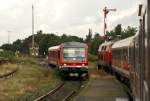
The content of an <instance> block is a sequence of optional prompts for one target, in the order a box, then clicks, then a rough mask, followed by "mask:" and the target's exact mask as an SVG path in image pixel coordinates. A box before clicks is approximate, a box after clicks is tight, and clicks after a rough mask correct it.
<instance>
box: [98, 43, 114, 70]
mask: <svg viewBox="0 0 150 101" xmlns="http://www.w3.org/2000/svg"><path fill="white" fill-rule="evenodd" d="M112 44H113V42H104V43H103V44H101V45H100V47H99V49H98V69H100V68H103V69H104V70H106V71H109V70H110V69H111V68H109V67H110V66H111V63H112V51H111V48H112Z"/></svg>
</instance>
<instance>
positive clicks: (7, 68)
mask: <svg viewBox="0 0 150 101" xmlns="http://www.w3.org/2000/svg"><path fill="white" fill-rule="evenodd" d="M16 69H17V65H16V64H10V63H8V64H2V65H0V76H2V75H5V74H8V73H11V72H12V71H14V70H16Z"/></svg>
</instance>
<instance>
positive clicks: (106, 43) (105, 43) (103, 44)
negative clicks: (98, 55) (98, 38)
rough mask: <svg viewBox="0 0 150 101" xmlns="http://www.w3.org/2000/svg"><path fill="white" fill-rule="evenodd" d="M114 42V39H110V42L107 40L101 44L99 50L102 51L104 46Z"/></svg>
mask: <svg viewBox="0 0 150 101" xmlns="http://www.w3.org/2000/svg"><path fill="white" fill-rule="evenodd" d="M112 43H113V42H112V41H108V42H107V41H106V42H104V43H102V44H101V45H100V46H99V48H98V51H101V50H102V47H103V46H108V45H111V44H112Z"/></svg>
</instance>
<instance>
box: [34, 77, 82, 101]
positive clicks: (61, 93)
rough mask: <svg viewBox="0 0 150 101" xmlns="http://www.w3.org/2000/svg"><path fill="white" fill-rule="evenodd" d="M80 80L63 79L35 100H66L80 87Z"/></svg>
mask: <svg viewBox="0 0 150 101" xmlns="http://www.w3.org/2000/svg"><path fill="white" fill-rule="evenodd" d="M81 86H82V81H76V80H75V81H64V82H62V83H61V84H60V85H59V86H58V87H56V88H55V89H53V90H52V91H50V92H49V93H47V94H45V95H43V96H41V97H39V98H37V99H36V100H35V101H68V99H70V98H71V97H72V96H73V95H75V94H76V93H77V92H78V91H79V90H80V88H81Z"/></svg>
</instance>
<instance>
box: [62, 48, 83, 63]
mask: <svg viewBox="0 0 150 101" xmlns="http://www.w3.org/2000/svg"><path fill="white" fill-rule="evenodd" d="M63 61H64V62H72V61H76V62H84V61H85V48H63Z"/></svg>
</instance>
